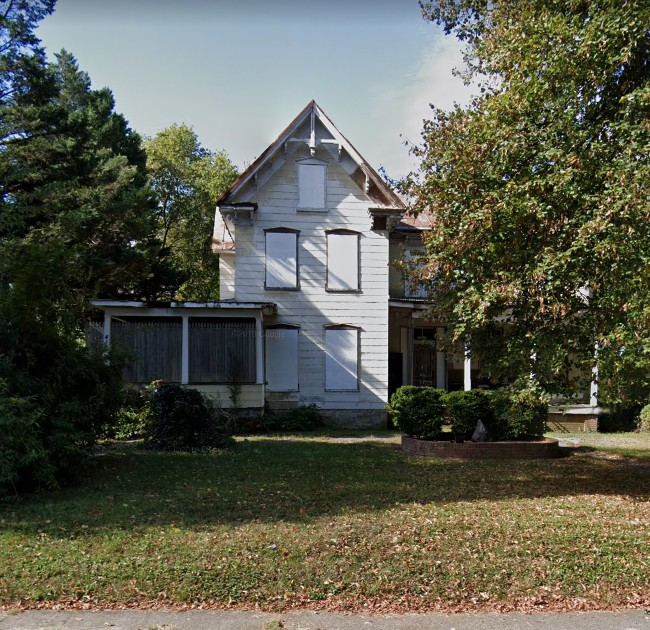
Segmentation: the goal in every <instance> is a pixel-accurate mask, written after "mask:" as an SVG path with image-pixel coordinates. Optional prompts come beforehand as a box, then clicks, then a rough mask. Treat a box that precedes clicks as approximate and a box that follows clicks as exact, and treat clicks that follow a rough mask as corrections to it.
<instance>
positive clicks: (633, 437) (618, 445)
mask: <svg viewBox="0 0 650 630" xmlns="http://www.w3.org/2000/svg"><path fill="white" fill-rule="evenodd" d="M546 435H547V436H549V437H555V438H558V439H559V440H560V443H561V444H565V445H567V446H570V447H572V448H579V449H581V450H582V451H598V452H600V453H606V454H610V455H620V456H622V457H626V458H629V459H634V460H637V461H639V462H641V463H650V433H632V432H627V433H547V434H546Z"/></svg>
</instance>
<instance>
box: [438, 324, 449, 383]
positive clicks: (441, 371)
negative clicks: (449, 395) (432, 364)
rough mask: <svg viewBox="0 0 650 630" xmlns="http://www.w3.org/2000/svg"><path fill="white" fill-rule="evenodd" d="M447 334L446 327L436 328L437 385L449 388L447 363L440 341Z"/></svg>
mask: <svg viewBox="0 0 650 630" xmlns="http://www.w3.org/2000/svg"><path fill="white" fill-rule="evenodd" d="M444 334H445V329H444V328H440V327H438V328H436V387H437V388H438V389H447V378H446V377H447V365H446V362H445V353H444V352H442V351H441V350H440V341H441V339H442V338H443V336H444Z"/></svg>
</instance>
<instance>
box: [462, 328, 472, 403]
mask: <svg viewBox="0 0 650 630" xmlns="http://www.w3.org/2000/svg"><path fill="white" fill-rule="evenodd" d="M463 389H464V390H465V391H466V392H468V391H470V390H471V389H472V359H471V356H470V346H469V338H468V339H467V341H465V362H464V363H463Z"/></svg>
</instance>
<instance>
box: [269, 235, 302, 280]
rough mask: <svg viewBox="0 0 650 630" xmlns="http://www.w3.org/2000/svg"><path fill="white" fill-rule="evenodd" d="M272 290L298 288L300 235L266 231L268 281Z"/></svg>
mask: <svg viewBox="0 0 650 630" xmlns="http://www.w3.org/2000/svg"><path fill="white" fill-rule="evenodd" d="M265 286H266V287H267V288H270V289H297V288H298V233H297V232H295V231H292V230H284V229H277V230H267V231H266V281H265Z"/></svg>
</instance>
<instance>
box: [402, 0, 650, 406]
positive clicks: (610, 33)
mask: <svg viewBox="0 0 650 630" xmlns="http://www.w3.org/2000/svg"><path fill="white" fill-rule="evenodd" d="M422 9H423V15H424V17H425V18H426V19H427V20H431V21H434V22H437V23H438V24H439V25H442V26H443V27H444V29H445V30H446V32H447V33H453V34H455V35H456V36H457V37H458V38H459V39H460V40H461V41H463V42H464V44H465V59H466V62H467V66H466V68H465V71H466V74H467V76H468V78H469V79H473V80H475V81H477V83H478V85H480V86H481V93H480V95H479V96H477V97H476V98H474V100H473V101H472V103H471V104H470V105H469V106H468V107H466V108H462V107H456V108H455V109H454V110H453V111H451V112H444V111H441V110H439V109H435V108H434V109H433V115H432V119H431V120H429V121H425V125H424V130H423V136H422V137H423V141H422V143H421V144H420V146H418V147H417V148H416V153H417V154H418V156H419V157H420V160H421V165H420V172H419V173H417V174H414V175H413V176H412V177H411V178H410V179H409V181H408V192H409V193H410V194H411V196H412V200H413V207H414V210H415V211H416V212H417V211H422V210H424V209H427V210H428V211H430V212H431V213H432V217H433V221H434V228H433V229H432V230H431V232H430V233H429V235H428V236H427V238H426V264H425V265H424V266H423V267H422V269H421V271H420V274H421V276H422V279H423V280H424V281H425V282H427V283H428V285H429V288H430V295H431V300H432V309H433V310H434V311H435V312H437V313H438V314H439V315H440V316H445V317H447V318H448V321H449V326H450V329H451V330H452V332H453V335H454V336H455V338H456V339H461V338H466V337H467V336H471V339H472V351H473V352H474V353H475V354H477V355H478V356H480V357H481V358H482V360H483V365H484V366H485V367H486V368H487V369H488V370H490V371H491V372H492V373H493V374H497V373H499V372H501V373H503V372H509V373H510V374H513V373H514V374H530V373H531V371H532V372H534V373H536V374H538V375H539V377H540V379H541V380H542V381H544V382H546V383H547V384H548V385H549V387H553V388H555V389H556V390H557V389H570V387H571V384H572V383H571V382H569V381H570V380H571V379H570V378H568V376H569V375H570V374H571V373H572V371H571V368H572V367H578V368H581V369H582V374H583V375H584V376H585V377H586V380H589V379H590V378H591V366H592V365H593V362H594V352H595V348H596V347H597V349H598V350H597V357H598V366H599V370H600V374H599V375H600V381H601V386H602V390H603V392H604V393H606V395H607V396H608V397H609V398H610V400H612V401H614V400H616V399H621V398H627V399H631V400H637V399H640V398H643V397H644V396H647V395H648V393H649V389H648V386H649V385H650V378H649V375H650V369H649V368H650V203H649V194H648V190H649V189H648V186H649V184H650V171H649V164H648V149H649V148H650V86H649V84H648V77H649V74H650V64H649V59H648V52H649V44H650V31H649V26H650V4H648V2H647V1H645V0H625V1H613V0H612V1H607V0H598V1H595V0H593V1H588V0H538V1H537V2H530V1H528V0H508V1H507V2H506V1H499V0H497V1H496V2H484V1H483V0H439V1H438V2H435V3H426V4H422ZM504 323H505V324H506V325H505V326H503V324H504ZM571 364H573V365H571ZM632 383H633V384H634V385H635V386H637V387H636V389H635V387H630V384H632ZM573 385H575V386H576V387H584V386H585V382H584V379H583V380H582V381H580V380H576V381H575V382H574V383H573Z"/></svg>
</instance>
